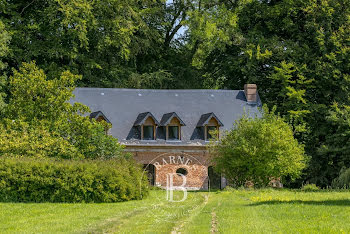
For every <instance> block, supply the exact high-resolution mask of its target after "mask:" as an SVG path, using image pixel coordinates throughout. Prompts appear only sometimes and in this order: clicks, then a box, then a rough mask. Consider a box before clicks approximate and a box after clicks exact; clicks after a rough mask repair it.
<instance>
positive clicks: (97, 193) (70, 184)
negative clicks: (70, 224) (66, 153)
mask: <svg viewBox="0 0 350 234" xmlns="http://www.w3.org/2000/svg"><path fill="white" fill-rule="evenodd" d="M148 189H149V188H148V182H147V179H146V178H145V177H144V176H143V174H142V169H141V167H140V166H138V165H137V164H136V163H135V161H133V160H126V159H117V160H105V161H97V160H96V161H71V160H62V161H57V160H52V159H31V158H8V157H3V158H0V201H3V202H120V201H128V200H133V199H142V197H143V196H145V195H146V194H147V193H148Z"/></svg>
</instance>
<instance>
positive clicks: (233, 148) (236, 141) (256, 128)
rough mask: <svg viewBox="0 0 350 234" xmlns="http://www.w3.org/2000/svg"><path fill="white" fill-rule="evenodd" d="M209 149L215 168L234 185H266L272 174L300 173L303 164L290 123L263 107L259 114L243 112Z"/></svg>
mask: <svg viewBox="0 0 350 234" xmlns="http://www.w3.org/2000/svg"><path fill="white" fill-rule="evenodd" d="M209 150H210V153H211V155H212V156H213V162H214V164H215V167H216V169H217V171H218V172H220V173H222V174H224V175H225V178H226V179H227V180H228V182H229V183H230V184H231V185H233V186H235V187H239V186H246V185H247V182H249V183H250V184H251V186H254V187H266V186H268V184H269V183H270V182H271V179H273V178H279V179H280V180H281V181H283V179H284V178H286V177H287V176H288V177H289V178H291V179H292V180H294V179H296V178H298V177H300V175H301V172H302V170H303V169H304V168H305V167H306V163H307V156H306V155H305V153H304V146H303V145H301V144H300V143H298V141H297V140H296V139H295V138H294V135H293V129H292V127H291V126H290V125H289V124H288V123H286V122H285V121H284V119H283V118H282V117H280V116H279V115H275V114H274V110H272V111H271V112H270V111H269V110H268V109H267V108H266V107H264V109H263V111H262V116H261V117H260V116H258V115H255V116H253V117H250V116H248V115H244V116H243V117H242V118H241V119H240V120H238V121H236V122H235V124H234V126H233V129H231V130H230V131H227V132H225V135H224V137H222V139H221V140H220V142H219V143H218V144H217V143H216V142H212V143H211V145H210V148H209Z"/></svg>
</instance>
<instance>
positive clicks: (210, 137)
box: [206, 126, 217, 140]
mask: <svg viewBox="0 0 350 234" xmlns="http://www.w3.org/2000/svg"><path fill="white" fill-rule="evenodd" d="M206 128H207V140H211V139H213V138H215V136H213V134H212V132H213V131H216V130H217V127H216V126H207V127H206Z"/></svg>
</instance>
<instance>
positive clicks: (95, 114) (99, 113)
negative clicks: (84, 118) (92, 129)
mask: <svg viewBox="0 0 350 234" xmlns="http://www.w3.org/2000/svg"><path fill="white" fill-rule="evenodd" d="M101 116H102V117H103V119H104V120H105V121H106V122H107V123H111V121H109V120H108V118H107V117H106V116H105V115H104V114H103V113H102V111H95V112H92V113H91V114H90V119H96V120H97V119H98V118H99V117H101Z"/></svg>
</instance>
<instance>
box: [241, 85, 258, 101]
mask: <svg viewBox="0 0 350 234" xmlns="http://www.w3.org/2000/svg"><path fill="white" fill-rule="evenodd" d="M244 93H245V97H246V99H247V102H248V103H249V104H255V103H256V98H257V95H256V94H257V86H256V84H245V85H244Z"/></svg>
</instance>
